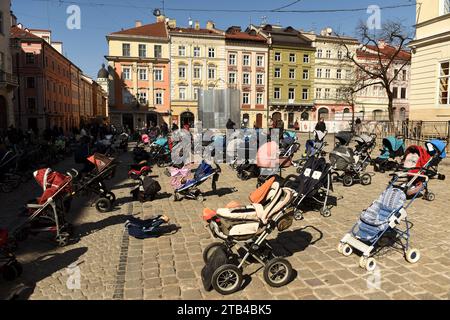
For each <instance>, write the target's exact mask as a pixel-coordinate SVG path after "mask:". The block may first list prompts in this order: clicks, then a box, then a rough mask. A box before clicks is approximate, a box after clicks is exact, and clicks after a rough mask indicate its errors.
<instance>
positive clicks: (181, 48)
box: [178, 46, 186, 57]
mask: <svg viewBox="0 0 450 320" xmlns="http://www.w3.org/2000/svg"><path fill="white" fill-rule="evenodd" d="M178 55H179V56H182V57H184V56H185V55H186V47H185V46H178Z"/></svg>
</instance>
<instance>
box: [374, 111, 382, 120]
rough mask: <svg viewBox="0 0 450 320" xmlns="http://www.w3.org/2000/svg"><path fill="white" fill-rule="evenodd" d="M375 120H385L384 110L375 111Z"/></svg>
mask: <svg viewBox="0 0 450 320" xmlns="http://www.w3.org/2000/svg"><path fill="white" fill-rule="evenodd" d="M373 120H378V121H379V120H383V110H373Z"/></svg>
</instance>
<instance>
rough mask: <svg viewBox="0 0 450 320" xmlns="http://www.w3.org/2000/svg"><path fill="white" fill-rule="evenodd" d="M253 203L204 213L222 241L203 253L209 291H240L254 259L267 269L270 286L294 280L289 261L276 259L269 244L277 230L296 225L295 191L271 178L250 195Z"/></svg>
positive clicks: (205, 218)
mask: <svg viewBox="0 0 450 320" xmlns="http://www.w3.org/2000/svg"><path fill="white" fill-rule="evenodd" d="M250 201H251V203H252V204H250V205H248V206H233V205H231V206H228V208H223V209H217V211H213V210H210V209H204V211H203V220H205V221H206V222H207V223H208V226H209V230H210V231H211V233H212V235H213V237H214V238H217V239H220V240H222V242H214V243H212V244H210V245H209V246H207V247H206V248H205V250H204V251H203V260H204V262H205V267H204V268H203V270H202V281H203V285H204V287H205V289H206V290H208V291H209V290H211V288H213V289H214V290H216V291H217V292H219V293H220V294H223V295H227V294H232V293H234V292H236V291H238V290H239V289H240V288H241V285H242V280H243V276H242V272H243V268H244V267H245V265H246V264H248V263H249V262H250V261H249V260H250V258H253V259H254V260H255V261H256V262H257V263H260V264H262V265H263V266H264V271H263V273H264V280H265V281H266V282H267V284H268V285H270V286H272V287H281V286H284V285H286V284H287V283H289V281H290V280H291V279H292V276H293V270H292V266H291V264H290V263H289V261H288V260H286V259H284V258H281V257H276V256H275V255H274V254H273V252H272V251H273V249H272V247H271V246H270V245H269V243H268V242H267V241H266V239H267V236H268V235H269V234H270V233H272V232H273V231H275V229H278V231H279V232H282V231H284V230H286V229H288V228H289V227H290V226H291V225H292V222H293V210H292V208H291V207H290V203H291V201H292V191H291V190H290V189H288V188H282V187H281V186H280V184H279V183H278V182H275V178H271V179H269V180H267V181H266V182H265V183H264V184H263V185H262V186H261V187H260V188H259V189H258V190H256V191H255V192H254V193H253V194H252V195H251V196H250Z"/></svg>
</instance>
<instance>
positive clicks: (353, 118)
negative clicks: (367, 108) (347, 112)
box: [350, 102, 355, 134]
mask: <svg viewBox="0 0 450 320" xmlns="http://www.w3.org/2000/svg"><path fill="white" fill-rule="evenodd" d="M350 107H351V108H352V133H353V134H355V104H354V103H353V102H352V103H351V105H350Z"/></svg>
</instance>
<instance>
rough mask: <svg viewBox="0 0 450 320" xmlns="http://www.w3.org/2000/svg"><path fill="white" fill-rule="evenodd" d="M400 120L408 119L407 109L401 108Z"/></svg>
mask: <svg viewBox="0 0 450 320" xmlns="http://www.w3.org/2000/svg"><path fill="white" fill-rule="evenodd" d="M399 118H400V121H405V120H406V109H405V108H400V114H399Z"/></svg>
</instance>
